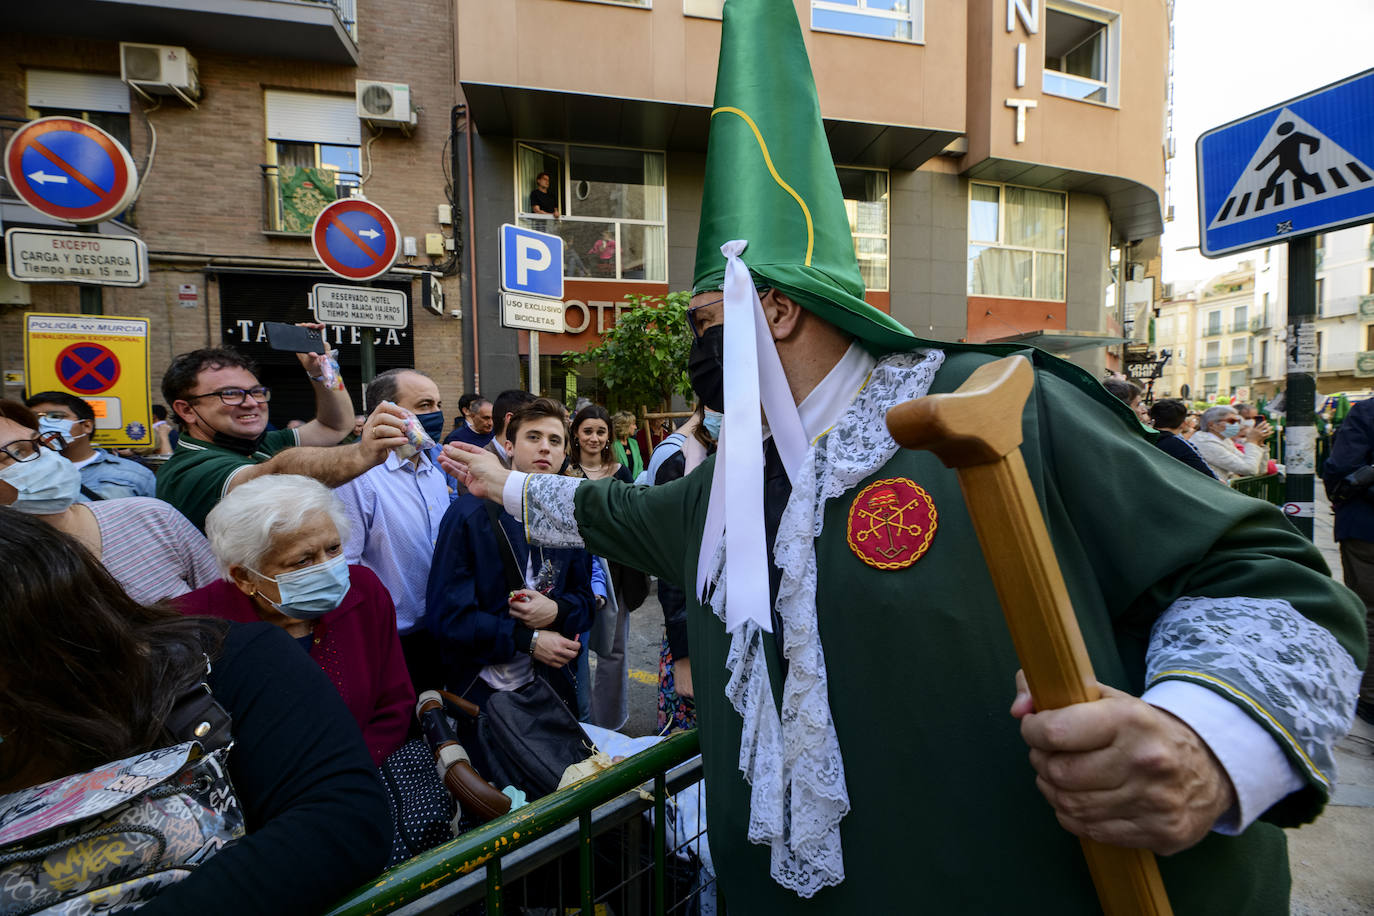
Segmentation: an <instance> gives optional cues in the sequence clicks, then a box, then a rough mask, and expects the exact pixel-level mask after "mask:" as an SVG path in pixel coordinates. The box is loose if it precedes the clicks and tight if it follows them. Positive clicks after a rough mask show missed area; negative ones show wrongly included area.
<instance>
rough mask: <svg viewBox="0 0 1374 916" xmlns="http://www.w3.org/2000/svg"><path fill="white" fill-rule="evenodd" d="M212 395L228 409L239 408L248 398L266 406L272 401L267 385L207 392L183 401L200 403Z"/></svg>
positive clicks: (190, 396)
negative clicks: (216, 396)
mask: <svg viewBox="0 0 1374 916" xmlns="http://www.w3.org/2000/svg"><path fill="white" fill-rule="evenodd" d="M211 395H218V396H219V399H220V402H221V403H223V404H225V405H226V406H228V407H238V406H239V405H240V404H242V403H243V402H244V401H245V400H247V399H248V398H252V399H253V400H254V401H257V402H258V403H259V404H266V403H267V402H268V401H270V400H272V389H271V388H268V387H267V386H266V385H258V386H257V387H256V388H221V389H220V390H219V391H207V392H205V393H204V394H192V395H187V396H186V397H184V398H182V400H183V401H198V400H200V399H201V398H208V397H210V396H211Z"/></svg>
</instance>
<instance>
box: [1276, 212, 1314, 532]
mask: <svg viewBox="0 0 1374 916" xmlns="http://www.w3.org/2000/svg"><path fill="white" fill-rule="evenodd" d="M1316 291H1317V244H1316V239H1315V237H1314V236H1311V235H1304V236H1301V237H1298V238H1294V239H1291V240H1289V242H1288V341H1287V343H1288V384H1287V387H1286V389H1285V391H1286V394H1285V396H1284V402H1285V403H1284V407H1285V411H1286V418H1287V422H1286V424H1285V427H1284V432H1283V435H1284V448H1283V460H1284V464H1285V466H1286V467H1287V480H1286V482H1285V486H1284V512H1286V513H1287V514H1288V518H1289V520H1290V521H1291V522H1292V523H1293V524H1294V525H1295V526H1296V527H1297V529H1298V531H1299V532H1301V533H1302V534H1303V536H1305V537H1306V538H1307V539H1308V540H1311V539H1312V522H1313V516H1314V515H1315V514H1316V513H1315V511H1314V503H1313V498H1314V495H1315V486H1316V481H1315V474H1316V470H1317V427H1316V416H1315V415H1316V398H1317V335H1316V324H1315V323H1314V319H1315V317H1316V311H1317V308H1316V305H1317V292H1316Z"/></svg>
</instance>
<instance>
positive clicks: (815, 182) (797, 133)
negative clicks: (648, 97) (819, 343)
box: [692, 0, 918, 353]
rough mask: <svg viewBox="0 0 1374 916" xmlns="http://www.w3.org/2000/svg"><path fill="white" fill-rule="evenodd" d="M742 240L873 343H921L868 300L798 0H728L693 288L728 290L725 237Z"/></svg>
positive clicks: (886, 347)
mask: <svg viewBox="0 0 1374 916" xmlns="http://www.w3.org/2000/svg"><path fill="white" fill-rule="evenodd" d="M732 239H746V240H748V242H749V247H748V248H746V249H745V251H744V254H743V260H744V263H745V264H747V265H748V266H749V269H750V271H751V272H752V273H753V274H754V276H755V277H756V278H757V279H758V280H759V281H760V282H761V283H766V284H767V285H769V286H773V287H776V288H777V289H778V290H780V291H781V292H783V293H786V294H787V295H788V296H790V297H791V298H792V299H794V300H796V301H797V302H798V303H799V304H801V305H802V306H804V307H805V308H806V309H807V310H809V311H811V312H814V313H816V314H817V315H819V316H821V317H822V318H824V319H825V320H826V321H829V322H830V323H831V324H834V325H836V326H838V327H840V328H842V329H843V330H845V331H847V332H849V333H851V334H853V335H854V336H855V337H858V338H859V339H860V340H862V341H863V342H864V344H865V345H866V346H867V348H868V349H869V350H872V351H874V352H876V353H882V352H887V351H891V350H907V349H911V348H912V347H914V346H917V345H918V341H917V340H916V338H915V337H914V336H912V334H911V332H910V331H908V330H907V329H906V328H904V327H903V326H902V325H901V324H899V323H898V322H897V321H895V320H894V319H892V318H891V317H889V316H888V315H885V314H884V313H883V312H881V311H879V310H878V309H876V308H874V307H873V306H871V305H869V304H868V303H867V302H865V301H864V298H863V296H864V282H863V277H862V275H861V274H860V273H859V263H858V260H857V259H856V258H855V256H854V239H853V236H851V235H850V232H849V218H848V216H847V215H846V213H845V206H844V197H843V195H842V194H841V193H840V182H839V179H838V178H837V177H836V175H835V163H834V161H833V160H832V159H831V158H830V147H829V146H828V145H827V143H826V140H825V130H824V128H823V126H822V124H821V109H820V103H819V102H818V101H817V98H816V83H815V81H814V80H813V79H812V77H811V62H810V61H809V60H808V59H807V56H806V46H805V45H804V44H803V43H802V32H801V26H800V25H799V24H798V22H797V13H796V9H795V7H794V6H793V4H792V0H727V2H726V4H725V14H724V24H723V27H722V30H721V42H720V66H719V69H718V71H717V73H716V98H715V106H714V108H713V110H712V112H711V130H710V140H709V142H708V145H707V153H706V190H705V194H704V195H703V197H702V201H701V227H700V229H699V231H698V234H697V261H696V271H695V276H694V278H693V282H692V286H693V289H694V291H697V292H700V291H702V290H709V289H720V288H721V284H722V283H723V281H724V277H725V258H724V257H723V256H722V255H721V253H720V246H721V245H723V244H724V243H726V242H728V241H731V240H732Z"/></svg>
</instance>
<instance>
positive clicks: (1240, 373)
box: [1226, 369, 1250, 394]
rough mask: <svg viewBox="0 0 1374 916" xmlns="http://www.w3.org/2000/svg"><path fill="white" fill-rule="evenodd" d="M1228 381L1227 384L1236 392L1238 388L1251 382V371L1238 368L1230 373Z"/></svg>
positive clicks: (1233, 392) (1232, 391)
mask: <svg viewBox="0 0 1374 916" xmlns="http://www.w3.org/2000/svg"><path fill="white" fill-rule="evenodd" d="M1226 382H1227V386H1228V387H1229V388H1230V389H1231V393H1232V394H1235V392H1236V389H1237V388H1244V387H1245V386H1246V385H1248V384H1250V373H1248V372H1246V371H1245V370H1244V369H1237V370H1236V371H1234V372H1232V373H1231V374H1230V376H1229V377H1228V378H1227V380H1226Z"/></svg>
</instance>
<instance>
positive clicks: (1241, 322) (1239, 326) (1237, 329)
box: [1231, 318, 1250, 334]
mask: <svg viewBox="0 0 1374 916" xmlns="http://www.w3.org/2000/svg"><path fill="white" fill-rule="evenodd" d="M1249 330H1250V322H1249V320H1248V319H1245V318H1240V319H1237V320H1236V321H1233V322H1231V333H1232V334H1239V333H1241V332H1242V331H1249Z"/></svg>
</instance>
